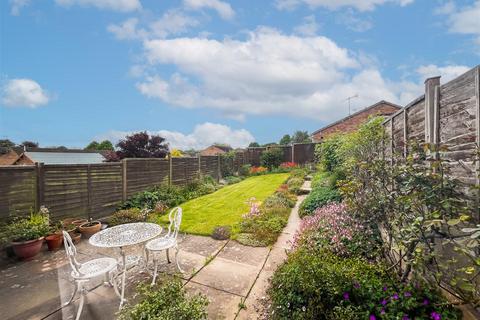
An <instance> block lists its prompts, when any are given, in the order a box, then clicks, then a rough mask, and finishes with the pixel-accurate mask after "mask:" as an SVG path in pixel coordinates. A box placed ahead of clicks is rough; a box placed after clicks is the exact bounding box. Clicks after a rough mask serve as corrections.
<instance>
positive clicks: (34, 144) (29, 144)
mask: <svg viewBox="0 0 480 320" xmlns="http://www.w3.org/2000/svg"><path fill="white" fill-rule="evenodd" d="M20 146H21V147H27V148H38V142H33V141H28V140H27V141H23V142H22V144H20Z"/></svg>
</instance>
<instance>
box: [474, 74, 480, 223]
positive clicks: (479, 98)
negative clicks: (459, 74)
mask: <svg viewBox="0 0 480 320" xmlns="http://www.w3.org/2000/svg"><path fill="white" fill-rule="evenodd" d="M475 98H476V102H477V103H476V109H477V115H476V125H477V148H479V149H478V150H477V152H478V153H477V163H476V169H477V186H480V159H479V158H480V154H479V153H480V67H477V72H476V73H475ZM477 208H479V209H478V210H477V216H476V217H475V218H476V219H477V221H478V219H479V216H480V188H479V189H478V193H477Z"/></svg>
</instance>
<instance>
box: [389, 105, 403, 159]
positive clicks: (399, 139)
mask: <svg viewBox="0 0 480 320" xmlns="http://www.w3.org/2000/svg"><path fill="white" fill-rule="evenodd" d="M392 121H393V127H392V128H393V132H392V139H393V152H394V154H395V155H399V156H400V157H402V156H403V151H404V146H405V143H404V136H403V112H402V113H398V114H397V115H396V116H394V117H393V118H392Z"/></svg>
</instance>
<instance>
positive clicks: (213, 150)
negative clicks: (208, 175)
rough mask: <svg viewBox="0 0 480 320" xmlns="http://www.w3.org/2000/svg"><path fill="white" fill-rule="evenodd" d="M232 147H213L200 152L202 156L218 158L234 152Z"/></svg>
mask: <svg viewBox="0 0 480 320" xmlns="http://www.w3.org/2000/svg"><path fill="white" fill-rule="evenodd" d="M232 150H233V149H232V147H230V146H224V145H211V146H210V147H208V148H205V149H203V150H202V151H200V154H201V155H202V156H216V155H217V154H222V153H227V152H230V151H232Z"/></svg>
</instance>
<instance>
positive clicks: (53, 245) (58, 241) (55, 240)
mask: <svg viewBox="0 0 480 320" xmlns="http://www.w3.org/2000/svg"><path fill="white" fill-rule="evenodd" d="M45 240H46V241H47V246H48V250H49V251H55V250H58V249H59V248H60V247H61V246H62V243H63V235H61V234H59V233H55V234H51V235H49V236H47V237H46V238H45Z"/></svg>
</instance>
